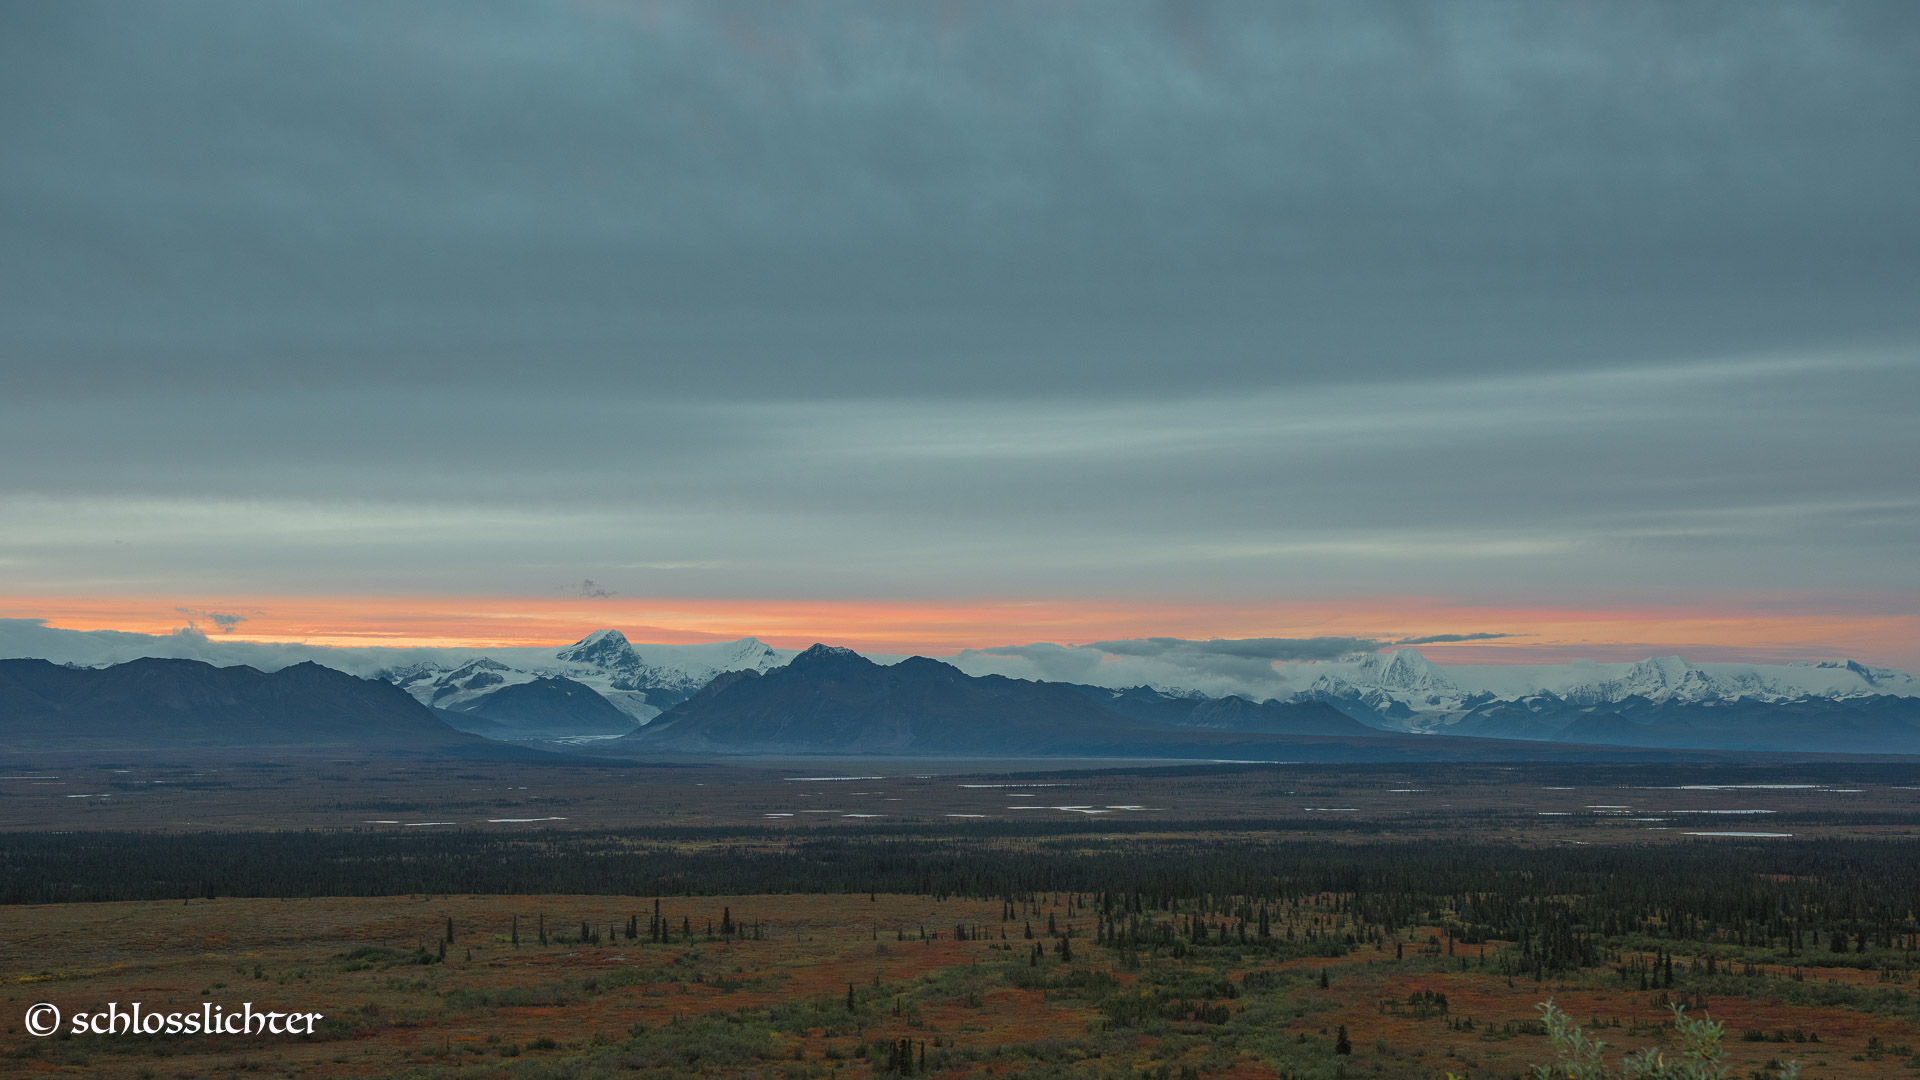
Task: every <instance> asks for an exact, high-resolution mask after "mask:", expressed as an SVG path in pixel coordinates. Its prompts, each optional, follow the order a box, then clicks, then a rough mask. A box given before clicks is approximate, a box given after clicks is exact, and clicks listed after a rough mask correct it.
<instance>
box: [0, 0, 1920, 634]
mask: <svg viewBox="0 0 1920 1080" xmlns="http://www.w3.org/2000/svg"><path fill="white" fill-rule="evenodd" d="M1917 103H1920V12H1917V11H1916V9H1915V8H1914V7H1913V5H1911V4H1908V3H1904V2H1898V0H1895V2H1889V3H1859V4H1847V5H1824V4H1814V3H1751V2H1740V3H1699V4H1689V5H1684V6H1673V5H1668V4H1658V3H1623V4H1614V5H1607V6H1605V7H1591V6H1561V5H1542V4H1527V3H1462V4H1452V5H1445V6H1442V7H1431V6H1427V5H1417V4H1416V5H1405V4H1389V3H1380V4H1366V3H1359V4H1355V3H1328V4H1288V5H1254V4H1248V5H1237V4H1225V3H1222V4H1206V3H1194V4H1149V3H1138V4H1099V5H1094V4H1074V3H1067V4H1058V5H1047V6H1045V7H1036V6H1034V5H1028V4H1003V5H996V4H975V5H965V6H961V7H953V8H936V7H931V6H915V5H899V4H892V3H878V2H875V3H853V4H835V5H810V4H772V3H768V4H738V5H726V6H716V5H710V4H705V3H685V4H676V3H657V4H633V5H628V4H621V3H607V4H594V5H586V4H582V5H569V4H561V3H551V4H526V5H472V4H434V3H418V4H404V5H401V4H393V5H365V6H354V7H337V6H328V5H288V6H263V5H258V4H252V3H197V4H179V5H138V6H125V5H119V6H108V5H95V4H89V3H80V2H75V3H61V4H45V5H10V6H8V7H7V8H5V9H4V11H3V12H0V140H4V145H5V146H6V147H7V151H6V153H5V154H4V155H0V375H4V379H5V385H6V389H7V392H6V393H5V394H4V395H0V458H3V459H4V460H6V461H8V462H9V463H10V464H11V465H12V466H13V467H11V468H9V469H8V470H6V471H5V473H4V474H0V575H4V577H5V580H6V581H7V582H8V583H9V584H11V585H12V586H14V587H15V591H18V589H19V588H20V587H22V586H30V587H33V588H46V589H49V590H63V589H64V590H96V591H97V590H109V591H111V590H125V591H132V592H139V591H163V590H180V591H198V592H204V593H208V594H212V593H215V592H218V591H221V590H225V591H233V592H240V591H273V590H279V589H287V590H298V589H325V590H335V589H356V588H361V589H388V588H418V589H426V590H429V591H431V590H443V589H444V590H453V591H468V590H481V591H525V592H539V591H540V590H543V589H548V588H551V585H550V583H551V582H554V581H564V580H591V581H592V582H596V583H599V584H597V585H596V586H595V587H596V588H601V589H605V590H606V591H608V592H617V593H619V594H621V595H624V596H636V595H646V594H648V593H682V594H703V595H715V594H720V595H808V596H818V595H935V594H979V593H994V594H1006V593H1019V592H1032V591H1066V592H1097V593H1106V594H1112V593H1116V592H1152V593H1155V594H1158V595H1181V596H1196V597H1238V596H1242V595H1247V594H1249V593H1252V594H1255V595H1300V594H1303V593H1314V594H1321V595H1342V594H1353V593H1358V592H1401V593H1405V592H1425V593H1436V592H1439V593H1455V594H1478V593H1481V592H1499V591H1501V590H1520V591H1527V592H1529V593H1530V594H1531V595H1547V594H1549V593H1551V592H1552V591H1553V590H1565V591H1570V592H1572V593H1578V594H1580V595H1582V596H1588V597H1591V596H1593V595H1596V590H1599V589H1603V588H1604V589H1607V590H1614V591H1617V590H1621V589H1641V590H1647V591H1650V592H1653V593H1661V592H1664V591H1666V590H1670V589H1672V588H1675V587H1725V588H1746V589H1752V588H1757V587H1766V588H1783V589H1871V590H1889V589H1891V590H1909V591H1912V590H1920V558H1916V556H1917V555H1920V550H1916V544H1917V543H1920V541H1916V537H1920V483H1917V482H1916V480H1915V477H1914V473H1913V470H1912V468H1911V466H1910V464H1908V463H1910V462H1911V461H1913V460H1920V435H1916V432H1915V425H1914V424H1913V423H1912V418H1913V416H1914V415H1915V414H1916V413H1917V412H1920V348H1917V346H1916V343H1920V305H1916V304H1914V303H1913V298H1914V296H1915V295H1920V257H1917V256H1916V254H1915V253H1916V252H1920V197H1916V195H1915V191H1914V186H1913V184H1912V178H1913V177H1914V176H1915V175H1920V140H1916V139H1914V138H1913V137H1912V133H1913V131H1914V130H1915V129H1916V123H1917V122H1920V104H1917Z"/></svg>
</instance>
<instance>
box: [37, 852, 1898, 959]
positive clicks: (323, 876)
mask: <svg viewBox="0 0 1920 1080" xmlns="http://www.w3.org/2000/svg"><path fill="white" fill-rule="evenodd" d="M1916 856H1920V846H1916V845H1915V844H1914V843H1912V842H1909V841H1899V840H1839V841H1819V842H1791V841H1789V842H1782V841H1771V842H1766V843H1757V844H1756V843H1739V842H1729V841H1712V842H1703V843H1683V844H1668V845H1661V846H1646V847H1599V846H1594V847H1554V848H1546V849H1528V848H1521V847H1516V846H1512V845H1496V844H1474V843H1465V842H1463V843H1455V844H1446V845H1436V844H1429V843H1418V844H1412V843H1406V844H1388V843H1371V844H1368V843H1351V842H1349V843H1335V842H1326V841H1309V842H1286V843H1280V842H1273V841H1261V840H1252V839H1235V838H1222V837H1201V836H1195V837H1178V838H1166V837H1151V838H1149V837H1128V836H1121V837H1112V836H1108V837H1075V838H1072V839H1059V838H1049V837H1045V836H1032V837H1029V838H1027V839H1025V840H1009V839H1008V838H1006V837H1004V836H999V835H992V834H985V835H983V834H975V835H971V836H959V835H945V836H935V837H927V836H922V837H918V838H905V837H898V836H892V837H887V836H874V835H871V834H868V835H865V836H859V835H848V834H840V835H832V834H826V835H822V834H806V835H798V836H796V835H793V834H779V833H770V832H764V831H750V832H748V833H746V834H738V835H736V841H735V842H734V843H722V844H715V843H712V839H711V837H709V838H708V842H707V843H703V844H701V845H699V846H697V847H690V846H683V845H681V844H677V843H675V842H674V838H671V837H663V836H660V835H655V834H652V833H649V834H647V835H645V836H634V835H630V834H618V833H562V832H555V833H540V834H522V835H520V836H517V837H502V836H500V835H498V834H488V833H481V832H474V831H447V832H434V833H414V832H409V833H374V832H358V833H355V832H283V833H265V834H258V833H255V834H244V835H243V834H229V833H192V834H140V833H96V832H89V833H70V834H47V833H32V834H7V835H0V869H3V870H4V873H3V874H0V902H4V903H7V904H40V903H63V902H76V901H113V900H180V899H186V898H202V897H220V896H259V897H289V898H296V897H310V896H389V895H402V894H414V893H504V894H522V895H529V894H601V895H631V896H662V895H665V896H699V895H737V894H756V893H872V892H887V893H916V894H926V895H933V896H939V897H948V896H964V897H978V898H1001V899H1003V900H1006V901H1009V902H1011V901H1013V900H1015V899H1018V898H1022V897H1031V896H1034V895H1036V894H1044V893H1070V894H1076V895H1083V896H1088V897H1097V898H1098V899H1097V900H1092V901H1082V904H1083V905H1084V904H1094V905H1097V906H1096V908H1095V910H1097V911H1098V912H1100V913H1101V921H1102V922H1112V921H1116V920H1118V919H1120V918H1124V917H1126V916H1128V915H1129V914H1134V915H1146V916H1148V917H1149V918H1157V917H1162V916H1172V915H1176V914H1177V915H1183V916H1185V917H1186V918H1187V919H1188V920H1191V919H1192V918H1194V917H1196V916H1197V917H1201V918H1207V917H1210V916H1213V915H1220V916H1224V917H1226V918H1229V919H1235V920H1238V922H1239V923H1242V924H1245V923H1251V924H1252V932H1253V933H1254V934H1255V935H1256V936H1263V935H1260V934H1259V929H1258V928H1259V927H1260V926H1263V925H1269V924H1271V922H1272V920H1275V919H1280V918H1283V917H1284V918H1289V919H1290V918H1291V916H1285V915H1282V914H1281V913H1280V911H1279V909H1280V908H1281V906H1283V905H1293V907H1294V908H1298V906H1299V905H1300V904H1302V903H1308V902H1310V903H1311V904H1312V905H1313V906H1315V907H1316V908H1320V909H1326V910H1331V911H1332V912H1334V913H1337V914H1338V915H1340V916H1342V918H1341V919H1340V920H1339V922H1338V923H1336V924H1333V925H1347V926H1351V927H1371V928H1374V929H1373V930H1371V931H1363V932H1362V935H1363V936H1362V940H1365V937H1366V935H1367V934H1374V935H1376V936H1377V934H1378V933H1379V932H1381V931H1386V932H1392V931H1394V930H1396V929H1398V928H1406V927H1412V926H1420V925H1439V926H1445V927H1447V928H1448V934H1449V940H1450V941H1457V942H1459V943H1463V944H1474V943H1478V942H1483V941H1486V940H1490V939H1491V940H1503V941H1515V940H1532V941H1537V942H1539V943H1540V944H1541V947H1543V948H1550V949H1551V950H1552V951H1553V952H1554V953H1555V954H1566V956H1567V958H1568V960H1569V962H1577V961H1578V958H1579V954H1582V953H1584V952H1586V951H1587V947H1586V945H1585V944H1584V943H1585V942H1586V941H1588V940H1589V939H1591V938H1592V937H1594V936H1596V935H1599V936H1605V937H1608V938H1615V939H1617V938H1621V937H1636V936H1641V937H1645V938H1648V939H1653V940H1661V939H1665V940H1685V941H1711V942H1718V943H1727V944H1733V945H1750V946H1756V947H1770V948H1776V949H1783V950H1785V951H1786V953H1787V954H1788V955H1792V954H1794V953H1796V952H1802V951H1811V950H1814V949H1819V950H1820V951H1822V952H1825V951H1827V950H1828V949H1831V948H1833V947H1834V944H1835V943H1837V942H1851V943H1854V944H1855V945H1856V946H1858V947H1860V948H1861V949H1864V947H1865V946H1866V945H1867V944H1869V943H1871V944H1873V945H1875V946H1878V947H1881V948H1899V949H1903V950H1911V949H1913V948H1914V947H1915V944H1916V940H1915V934H1916V932H1917V931H1920V926H1916V922H1915V916H1916V911H1915V904H1916V899H1917V898H1920V858H1917V857H1916ZM1131 924H1132V922H1131V920H1130V921H1129V925H1131ZM1183 925H1185V926H1186V929H1187V933H1188V934H1189V935H1191V934H1192V932H1193V927H1192V925H1191V921H1189V922H1188V923H1186V924H1183ZM1208 925H1211V926H1213V927H1214V929H1215V930H1216V932H1224V931H1223V930H1222V924H1220V923H1209V924H1208ZM1237 932H1238V933H1240V934H1246V933H1248V932H1249V928H1248V927H1246V926H1241V927H1239V928H1238V930H1237ZM1333 943H1334V944H1340V942H1339V941H1338V940H1336V941H1335V942H1333ZM1345 944H1348V945H1351V944H1354V942H1351V941H1348V942H1345Z"/></svg>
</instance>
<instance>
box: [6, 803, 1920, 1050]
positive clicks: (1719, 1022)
mask: <svg viewBox="0 0 1920 1080" xmlns="http://www.w3.org/2000/svg"><path fill="white" fill-rule="evenodd" d="M242 839H244V842H240V841H241V840H242ZM1430 840H1431V838H1429V840H1428V841H1420V842H1409V841H1406V840H1384V839H1379V838H1371V839H1369V838H1364V837H1362V838H1356V837H1345V838H1322V839H1301V838H1277V837H1275V836H1272V835H1267V834H1263V833H1262V832H1260V831H1259V830H1246V831H1244V832H1239V833H1233V832H1229V831H1225V830H1219V829H1208V830H1187V829H1182V828H1179V827H1169V826H1168V825H1166V824H1164V823H1163V824H1161V825H1158V826H1149V825H1148V824H1146V823H1139V824H1136V825H1134V826H1124V825H1121V824H1120V823H1117V822H1116V823H1111V824H1108V825H1104V826H1102V827H1100V828H1093V827H1086V828H1082V827H1079V826H1077V825H1076V826H1075V827H1071V828H1063V827H1059V826H1050V825H1047V824H1044V823H1042V822H1039V821H1001V822H977V823H976V822H968V823H961V824H949V825H933V824H922V825H911V826H909V825H901V826H897V827H888V828H877V827H870V826H866V825H861V824H840V825H831V826H827V825H823V826H817V827H813V828H808V829H801V830H794V829H777V828H756V827H744V826H731V825H729V826H716V827H713V828H705V829H702V828H677V829H666V828H654V829H645V830H625V831H620V830H572V831H563V830H553V829H548V830H533V831H524V832H520V833H516V834H514V835H512V836H502V835H501V834H499V833H498V832H489V831H486V830H483V829H476V828H447V829H435V830H426V829H419V830H394V829H386V830H382V829H363V830H359V831H353V830H345V831H340V830H331V831H330V830H268V831H261V832H256V833H251V834H247V835H246V836H245V837H244V838H242V837H239V836H237V835H235V834H231V833H207V832H172V833H131V832H90V833H75V832H57V831H47V832H37V833H23V832H14V833H8V834H4V835H0V862H4V865H5V866H6V867H7V873H6V875H5V877H4V878H0V900H4V901H5V902H6V904H7V905H9V906H8V907H7V908H6V911H7V912H8V920H9V922H10V923H11V925H13V926H15V927H30V928H31V930H32V932H31V933H13V934H9V935H7V938H6V943H5V950H6V951H5V954H4V956H0V963H3V964H4V968H3V970H4V974H5V978H6V992H7V996H8V998H9V1003H8V1008H9V1009H10V1010H13V1011H14V1012H15V1013H16V1016H15V1017H13V1018H10V1019H9V1021H8V1023H9V1024H10V1025H11V1028H10V1030H8V1031H7V1033H6V1040H7V1049H6V1051H5V1056H0V1075H42V1074H45V1073H47V1072H48V1071H50V1070H53V1071H59V1070H65V1071H67V1072H68V1073H70V1074H77V1075H89V1076H105V1077H120V1076H125V1077H161V1076H166V1077H183V1078H184V1077H195V1076H227V1075H233V1076H242V1077H248V1076H296V1077H300V1076H335V1075H346V1076H418V1077H453V1076H462V1077H529V1078H546V1077H553V1078H560V1077H567V1078H591V1077H613V1076H636V1075H637V1076H654V1077H659V1078H662V1080H664V1078H666V1077H682V1076H704V1077H715V1078H725V1077H756V1078H766V1080H836V1078H841V1077H844V1078H847V1080H864V1078H867V1077H876V1078H893V1077H906V1076H929V1077H933V1076H941V1077H968V1076H977V1077H988V1076H992V1077H1017V1078H1030V1080H1040V1078H1048V1077H1061V1078H1068V1077H1076V1078H1077V1077H1085V1078H1089V1080H1100V1078H1109V1077H1112V1078H1129V1080H1137V1078H1144V1080H1194V1078H1198V1077H1203V1076H1223V1077H1249V1078H1250V1077H1280V1078H1289V1080H1307V1078H1318V1080H1333V1078H1340V1077H1353V1078H1360V1077H1383V1078H1414V1077H1420V1078H1431V1080H1438V1078H1440V1077H1443V1076H1448V1075H1452V1076H1454V1077H1459V1078H1483V1077H1484V1078H1505V1077H1547V1076H1565V1077H1569V1078H1573V1080H1603V1078H1614V1077H1632V1078H1644V1080H1654V1078H1664V1077H1675V1078H1689V1080H1691V1078H1707V1077H1739V1078H1743V1080H1744V1078H1746V1077H1750V1076H1760V1077H1768V1078H1772V1077H1776V1076H1791V1075H1794V1070H1795V1069H1799V1070H1801V1073H1800V1074H1801V1075H1808V1076H1820V1077H1828V1076H1831V1077H1855V1076H1858V1077H1866V1076H1888V1075H1910V1074H1912V1073H1913V1072H1915V1071H1920V1058H1916V1057H1915V1054H1914V1050H1913V1046H1914V1044H1915V1042H1916V1039H1917V1038H1920V1030H1916V1026H1917V1025H1920V986H1916V971H1917V970H1920V960H1917V959H1916V951H1920V921H1916V916H1915V911H1914V908H1913V904H1914V897H1916V896H1920V861H1916V860H1915V859H1914V858H1913V857H1912V850H1913V849H1912V848H1911V842H1910V841H1908V840H1906V839H1903V838H1899V837H1878V838H1872V837H1869V838H1858V839H1851V840H1847V839H1840V840H1827V841H1822V842H1820V843H1800V842H1792V841H1789V842H1780V841H1771V842H1767V841H1760V840H1751V839H1749V840H1742V839H1739V838H1716V839H1714V840H1711V841H1709V840H1706V839H1695V840H1693V841H1690V842H1667V843H1660V844H1642V845H1629V844H1617V845H1585V844H1569V843H1553V842H1527V843H1512V842H1490V841H1467V840H1462V841H1459V842H1453V843H1434V842H1430ZM1549 1000H1550V1001H1551V1002H1552V1005H1551V1007H1549V1008H1546V1009H1545V1010H1544V1011H1542V1009H1541V1004H1542V1003H1543V1002H1547V1001H1549ZM38 1001H49V1002H53V1003H55V1004H59V1005H62V1007H64V1008H69V1009H73V1008H83V1007H86V1006H87V1005H89V1004H90V1003H98V1004H102V1005H104V1003H106V1002H113V1001H118V1002H131V1001H141V1002H144V1003H145V1007H146V1008H148V1009H180V1008H197V1007H199V1003H200V1002H203V1001H211V1002H215V1003H219V1004H221V1005H223V1006H228V1005H230V1006H238V1005H239V1004H240V1003H243V1002H252V1003H253V1004H254V1007H255V1008H256V1009H264V1008H287V1009H295V1008H297V1009H301V1010H308V1011H315V1012H320V1013H322V1014H324V1016H325V1019H324V1020H322V1021H321V1022H320V1023H319V1025H318V1027H317V1030H316V1032H315V1033H314V1034H313V1035H312V1036H310V1037H305V1036H303V1037H297V1038H281V1039H271V1038H246V1037H237V1038H231V1039H225V1040H219V1039H208V1038H198V1039H179V1038H165V1037H131V1038H129V1037H109V1036H95V1035H91V1034H84V1035H71V1034H62V1035H59V1036H55V1037H51V1038H33V1037H29V1036H27V1035H26V1034H25V1033H24V1031H23V1030H21V1028H20V1026H19V1021H18V1015H17V1014H18V1013H19V1011H20V1010H23V1009H24V1008H26V1007H27V1006H28V1005H30V1004H32V1003H34V1002H38ZM1723 1035H1724V1037H1723ZM1602 1043H1606V1044H1609V1045H1608V1046H1607V1048H1606V1049H1605V1050H1604V1051H1603V1050H1602V1049H1601V1044H1602ZM1622 1055H1624V1056H1622ZM1542 1070H1544V1071H1542Z"/></svg>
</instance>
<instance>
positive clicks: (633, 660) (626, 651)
mask: <svg viewBox="0 0 1920 1080" xmlns="http://www.w3.org/2000/svg"><path fill="white" fill-rule="evenodd" d="M554 659H556V660H560V661H561V662H563V663H568V664H585V665H587V666H589V667H597V668H604V669H606V670H609V671H611V670H622V671H631V670H636V669H638V668H640V667H641V666H642V665H643V661H642V660H641V659H640V654H639V653H637V652H635V651H634V649H633V646H632V644H630V643H629V642H628V641H627V635H625V634H623V633H621V632H620V631H618V630H595V631H594V632H593V633H591V634H588V635H587V636H586V637H583V638H581V639H580V640H579V641H576V642H574V643H573V644H571V645H568V646H566V647H565V648H563V649H561V650H560V651H559V652H557V653H555V654H554Z"/></svg>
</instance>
